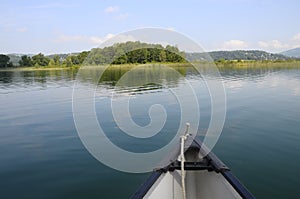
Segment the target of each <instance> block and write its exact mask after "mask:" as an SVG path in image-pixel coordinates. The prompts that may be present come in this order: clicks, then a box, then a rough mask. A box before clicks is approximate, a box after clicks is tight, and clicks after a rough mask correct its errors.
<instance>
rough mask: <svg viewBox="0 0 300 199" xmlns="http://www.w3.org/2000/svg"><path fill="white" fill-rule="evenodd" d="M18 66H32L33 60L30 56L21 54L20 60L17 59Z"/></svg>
mask: <svg viewBox="0 0 300 199" xmlns="http://www.w3.org/2000/svg"><path fill="white" fill-rule="evenodd" d="M19 64H20V66H33V65H34V64H33V62H32V59H31V57H29V56H27V55H23V56H22V57H21V60H20V61H19Z"/></svg>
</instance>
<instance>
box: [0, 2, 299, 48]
mask: <svg viewBox="0 0 300 199" xmlns="http://www.w3.org/2000/svg"><path fill="white" fill-rule="evenodd" d="M0 2H1V7H0V13H1V14H0V15H1V17H0V34H1V35H0V44H1V51H0V53H38V52H42V53H45V54H51V53H68V52H78V51H82V50H89V49H91V48H93V47H97V46H98V45H99V44H100V43H101V42H102V41H104V40H105V39H106V38H109V37H111V36H112V35H116V34H118V33H120V32H124V31H128V30H132V29H136V28H142V27H161V28H168V29H173V30H175V31H179V32H180V33H183V34H185V35H187V36H189V37H190V38H192V39H193V40H194V41H196V42H197V43H199V44H200V45H202V46H203V47H204V49H206V50H207V51H211V50H235V49H261V50H266V51H270V52H281V51H283V50H287V49H290V48H295V47H300V26H299V20H300V12H299V8H300V1H297V0H293V1H292V0H286V1H283V0H278V1H277V0H260V1H259V0H206V1H204V0H198V1H196V0H185V1H176V0H173V1H162V0H160V1H158V0H151V1H150V0H149V1H145V0H126V1H125V0H121V1H114V0H112V1H111V0H98V1H87V0H86V1H79V0H74V1H67V0H60V1H57V0H51V1H50V0H26V1H24V0H19V1H16V0H10V1H9V0H7V1H0Z"/></svg>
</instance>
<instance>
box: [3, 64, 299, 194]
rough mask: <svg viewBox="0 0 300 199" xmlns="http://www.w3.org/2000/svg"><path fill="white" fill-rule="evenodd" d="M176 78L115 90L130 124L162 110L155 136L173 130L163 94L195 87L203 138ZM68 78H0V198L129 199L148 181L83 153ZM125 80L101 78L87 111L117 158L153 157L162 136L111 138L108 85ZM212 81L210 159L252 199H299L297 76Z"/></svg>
mask: <svg viewBox="0 0 300 199" xmlns="http://www.w3.org/2000/svg"><path fill="white" fill-rule="evenodd" d="M176 70H177V71H179V73H180V74H181V75H182V76H183V78H182V77H181V78H180V77H176V78H174V77H170V78H169V77H168V75H164V74H162V75H161V73H159V72H158V73H155V72H154V73H149V76H151V75H152V76H153V75H154V76H157V75H161V76H160V78H161V79H162V81H161V85H152V84H149V85H145V86H144V87H143V88H139V89H136V88H135V89H134V88H132V87H130V88H126V89H125V90H122V89H124V88H122V89H121V91H122V92H121V93H123V94H124V92H125V93H127V94H128V93H129V94H130V95H134V96H135V98H133V99H132V104H131V106H132V117H133V119H134V121H135V122H136V123H137V124H139V125H146V124H148V123H149V117H148V112H147V110H148V108H149V106H150V105H151V104H152V103H161V104H163V105H164V107H165V108H166V111H167V113H168V117H169V118H170V120H167V121H168V122H166V128H164V131H172V130H176V128H177V127H178V119H179V116H180V115H179V112H178V104H176V103H175V102H174V101H176V100H174V99H171V98H169V97H168V92H167V90H168V89H167V88H175V89H176V88H179V87H181V86H184V84H183V82H184V79H186V80H188V81H190V82H191V84H193V85H195V86H196V87H197V86H198V87H197V89H196V90H195V91H196V95H197V96H198V99H199V102H200V103H199V105H200V110H201V118H200V119H201V125H200V131H202V130H205V129H206V128H207V126H208V123H209V118H210V114H209V112H210V100H209V99H210V98H209V95H208V93H207V89H206V87H205V84H204V83H203V82H201V81H199V78H197V77H198V75H197V74H196V73H195V72H194V71H193V70H192V69H191V68H184V67H178V68H176ZM76 72H77V71H76V70H61V71H60V70H57V71H56V70H49V71H0V102H1V103H0V110H1V112H0V151H1V155H0V198H18V199H19V198H73V199H74V198H128V197H130V195H131V194H132V193H134V191H135V190H136V188H137V187H138V186H139V185H140V184H141V183H142V182H143V181H144V180H145V179H146V177H147V176H148V175H149V174H147V173H146V174H130V173H124V172H120V171H116V170H113V169H111V168H109V167H107V166H105V165H104V164H102V163H100V162H99V161H97V160H96V159H95V158H93V156H91V155H90V154H89V152H88V151H87V150H86V149H85V148H84V146H83V144H82V142H81V141H80V139H79V136H78V134H77V131H76V128H75V125H74V121H73V115H72V89H73V85H74V82H75V77H76ZM125 72H126V71H125V70H124V69H120V68H114V69H111V70H108V71H107V72H106V74H105V75H104V76H103V78H102V79H101V81H100V82H99V85H98V88H97V91H96V93H97V94H96V97H95V99H96V102H95V107H96V110H97V115H98V117H99V118H102V119H101V125H102V126H103V128H104V129H106V132H109V133H108V134H109V135H108V137H110V139H111V140H112V141H113V142H114V143H116V144H117V145H119V146H120V147H122V148H124V149H126V150H130V151H139V150H141V151H151V150H155V149H158V148H160V147H162V146H163V145H164V144H166V143H167V142H168V139H169V138H170V137H168V135H167V134H162V135H160V136H157V137H155V138H154V139H153V140H151V141H150V142H145V143H140V144H136V142H137V140H130V139H129V140H128V139H126V137H125V136H124V135H122V134H120V133H119V132H120V129H118V128H116V126H115V123H114V121H113V118H112V115H111V114H110V113H109V111H108V110H109V108H108V107H109V101H110V99H111V93H112V92H113V91H114V90H116V88H115V87H114V86H115V84H116V81H118V79H119V78H120V77H121V76H122V75H123V74H124V73H125ZM221 74H222V77H223V80H222V81H223V82H224V85H225V90H226V95H227V115H226V121H225V126H224V129H223V132H222V135H221V137H220V139H219V141H218V143H217V145H216V146H215V148H214V152H215V153H216V154H217V156H218V157H219V158H220V159H221V160H222V161H223V162H225V163H226V164H227V165H228V166H229V167H230V168H231V170H232V171H233V173H234V174H235V175H236V176H237V177H238V178H239V179H240V180H241V182H242V183H243V184H245V185H246V187H247V188H248V189H249V190H250V191H251V192H252V193H253V194H254V195H255V196H256V197H257V198H273V199H274V198H299V195H300V189H299V184H300V171H299V167H300V153H299V152H300V69H270V68H266V69H230V70H221ZM198 81H199V82H198ZM87 82H89V80H83V81H82V84H85V83H87ZM118 89H119V88H117V90H118ZM119 90H120V89H119ZM173 102H174V103H173ZM133 143H135V144H133Z"/></svg>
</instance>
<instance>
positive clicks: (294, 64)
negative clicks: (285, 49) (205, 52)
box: [0, 60, 300, 71]
mask: <svg viewBox="0 0 300 199" xmlns="http://www.w3.org/2000/svg"><path fill="white" fill-rule="evenodd" d="M153 64H158V65H165V66H168V67H174V68H177V67H188V66H191V63H182V62H180V63H161V62H158V63H146V64H111V65H110V67H111V68H120V67H121V68H124V69H130V68H134V67H136V66H140V65H143V66H147V65H149V66H151V65H153ZM193 64H195V65H197V66H203V67H204V68H205V67H210V66H211V65H212V63H208V62H195V63H193ZM214 64H215V65H216V66H217V67H218V68H219V69H248V68H253V69H258V68H300V60H291V61H237V60H225V61H216V62H214ZM80 67H81V66H80V65H73V66H71V67H66V66H45V67H42V66H40V67H12V68H0V70H1V71H12V70H13V71H15V70H17V71H42V70H72V69H79V68H80Z"/></svg>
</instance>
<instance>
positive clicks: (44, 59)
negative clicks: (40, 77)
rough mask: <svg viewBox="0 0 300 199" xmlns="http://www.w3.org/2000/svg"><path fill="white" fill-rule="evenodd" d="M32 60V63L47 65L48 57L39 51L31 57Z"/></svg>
mask: <svg viewBox="0 0 300 199" xmlns="http://www.w3.org/2000/svg"><path fill="white" fill-rule="evenodd" d="M32 61H33V64H34V65H36V64H37V65H39V66H48V64H49V62H50V59H49V58H48V57H45V56H44V55H43V54H42V53H39V54H37V55H34V56H33V57H32Z"/></svg>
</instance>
